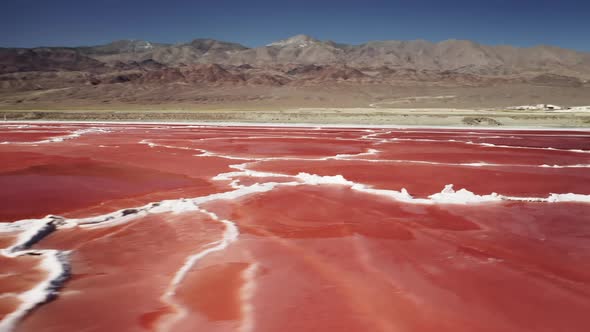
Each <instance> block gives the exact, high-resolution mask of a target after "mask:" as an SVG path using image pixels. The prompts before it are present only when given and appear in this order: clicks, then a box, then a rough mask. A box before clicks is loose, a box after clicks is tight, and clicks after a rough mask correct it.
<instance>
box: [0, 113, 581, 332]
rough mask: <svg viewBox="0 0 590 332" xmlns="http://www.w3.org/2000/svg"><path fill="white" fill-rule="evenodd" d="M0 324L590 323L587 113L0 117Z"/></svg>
mask: <svg viewBox="0 0 590 332" xmlns="http://www.w3.org/2000/svg"><path fill="white" fill-rule="evenodd" d="M0 160H1V162H0V248H2V249H0V332H12V331H15V332H30V331H41V332H44V331H50V332H64V331H174V332H176V331H179V332H183V331H187V332H188V331H211V332H216V331H220V332H221V331H239V332H278V331H280V332H295V331H297V332H301V331H324V332H330V331H338V332H346V331H396V332H406V331H407V332H425V331H437V332H445V331H449V332H451V331H452V332H462V331H464V332H473V331H478V332H486V331H487V332H498V331H502V332H511V331H535V332H544V331H546V332H549V331H552V332H553V331H568V332H578V331H579V332H587V331H589V330H590V315H589V313H590V131H588V130H522V129H519V130H498V129H479V128H468V129H443V128H336V127H294V126H293V127H278V126H276V127H273V126H237V125H233V126H219V125H199V124H156V123H126V124H124V123H44V122H19V123H16V122H5V123H1V124H0Z"/></svg>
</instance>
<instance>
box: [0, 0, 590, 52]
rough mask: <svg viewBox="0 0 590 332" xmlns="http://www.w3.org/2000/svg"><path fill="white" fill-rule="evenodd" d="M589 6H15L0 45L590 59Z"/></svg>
mask: <svg viewBox="0 0 590 332" xmlns="http://www.w3.org/2000/svg"><path fill="white" fill-rule="evenodd" d="M589 14H590V0H561V1H560V0H550V1H547V0H510V1H509V0H487V1H478V0H469V1H467V0H457V1H444V0H440V1H435V0H415V1H399V0H392V1H381V0H365V1H362V0H357V1H350V0H339V1H335V0H330V1H320V0H315V1H309V0H292V1H279V0H258V1H247V0H242V1H238V0H209V1H182V0H159V1H151V0H128V1H125V0H95V1H83V0H75V1H74V0H12V1H10V0H7V1H3V3H2V6H1V9H0V46H4V47H32V46H57V45H60V46H78V45H94V44H101V43H106V42H109V41H112V40H117V39H144V40H149V41H155V42H167V43H175V42H182V41H189V40H191V39H194V38H215V39H220V40H226V41H234V42H238V43H242V44H244V45H246V46H260V45H264V44H267V43H269V42H272V41H275V40H278V39H283V38H286V37H289V36H292V35H295V34H300V33H304V34H309V35H311V36H314V37H316V38H319V39H322V40H324V39H330V40H334V41H337V42H344V43H352V44H359V43H362V42H365V41H369V40H387V39H396V40H413V39H426V40H431V41H441V40H445V39H451V38H454V39H471V40H474V41H477V42H480V43H484V44H493V45H495V44H510V45H515V46H534V45H539V44H549V45H555V46H561V47H566V48H574V49H578V50H584V51H590V16H589Z"/></svg>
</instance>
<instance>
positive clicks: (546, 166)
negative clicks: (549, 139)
mask: <svg viewBox="0 0 590 332" xmlns="http://www.w3.org/2000/svg"><path fill="white" fill-rule="evenodd" d="M539 167H545V168H590V164H575V165H547V164H543V165H540V166H539Z"/></svg>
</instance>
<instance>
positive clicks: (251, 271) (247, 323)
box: [239, 263, 258, 332]
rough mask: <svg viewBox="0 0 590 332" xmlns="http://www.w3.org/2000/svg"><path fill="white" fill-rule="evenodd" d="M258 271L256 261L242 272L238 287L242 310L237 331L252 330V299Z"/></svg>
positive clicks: (253, 324)
mask: <svg viewBox="0 0 590 332" xmlns="http://www.w3.org/2000/svg"><path fill="white" fill-rule="evenodd" d="M257 272H258V263H253V264H250V266H248V268H247V269H245V270H244V272H242V279H243V282H244V283H243V285H242V287H241V288H240V302H241V304H242V305H241V312H242V317H243V318H242V323H241V324H240V328H239V332H252V331H254V326H255V321H254V307H253V305H252V299H253V298H254V293H255V292H256V286H257V285H256V280H255V277H256V273H257Z"/></svg>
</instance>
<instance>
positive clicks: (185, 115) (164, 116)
mask: <svg viewBox="0 0 590 332" xmlns="http://www.w3.org/2000/svg"><path fill="white" fill-rule="evenodd" d="M0 120H5V121H100V122H113V121H116V122H166V123H171V122H179V123H188V122H194V123H221V124H223V123H241V124H247V123H251V124H306V125H309V126H316V125H340V126H342V125H358V126H373V125H376V126H422V127H424V126H434V127H468V128H469V127H478V128H482V127H491V128H498V127H538V128H590V113H588V112H571V113H564V112H551V111H508V110H474V109H443V108H436V109H372V108H292V109H277V110H231V109H218V110H198V111H197V110H195V111H183V110H178V111H176V110H165V111H145V110H102V111H97V110H68V111H63V110H59V111H58V110H3V111H0Z"/></svg>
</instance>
